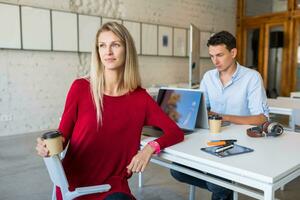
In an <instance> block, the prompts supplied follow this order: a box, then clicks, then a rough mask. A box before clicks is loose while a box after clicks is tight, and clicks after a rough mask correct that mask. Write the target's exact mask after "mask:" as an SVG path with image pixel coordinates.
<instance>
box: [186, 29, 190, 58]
mask: <svg viewBox="0 0 300 200" xmlns="http://www.w3.org/2000/svg"><path fill="white" fill-rule="evenodd" d="M190 42H191V41H190V30H189V29H188V30H187V51H186V56H190V52H191V47H190Z"/></svg>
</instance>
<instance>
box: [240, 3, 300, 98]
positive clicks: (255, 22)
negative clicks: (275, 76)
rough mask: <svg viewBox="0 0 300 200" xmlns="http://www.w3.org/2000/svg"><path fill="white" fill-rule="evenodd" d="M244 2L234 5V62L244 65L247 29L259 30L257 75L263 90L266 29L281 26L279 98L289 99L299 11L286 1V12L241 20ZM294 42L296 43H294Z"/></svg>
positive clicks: (296, 43) (292, 89)
mask: <svg viewBox="0 0 300 200" xmlns="http://www.w3.org/2000/svg"><path fill="white" fill-rule="evenodd" d="M244 7H245V0H238V1H237V29H236V36H237V48H238V50H240V51H238V55H237V59H238V60H239V61H240V62H241V64H245V63H246V45H247V44H246V38H247V30H249V29H250V28H255V27H257V28H259V29H260V41H259V48H260V49H263V51H260V52H259V55H258V71H259V72H260V73H261V75H262V77H263V80H264V85H265V87H266V86H267V75H268V74H267V73H268V59H267V58H268V55H269V32H268V31H269V28H270V27H272V26H276V25H279V26H283V31H284V47H283V55H282V56H283V57H282V69H281V70H282V71H281V72H282V75H281V82H280V86H281V87H280V91H281V95H283V96H289V95H290V92H291V91H294V90H295V88H296V81H297V77H296V75H295V74H296V73H295V72H296V69H297V68H296V67H297V46H298V42H299V39H300V38H299V36H298V35H297V30H296V29H295V28H296V27H297V28H298V29H299V27H300V8H299V7H297V0H288V10H287V11H284V12H278V13H266V14H263V15H260V16H244V11H245V9H244ZM295 39H296V41H295Z"/></svg>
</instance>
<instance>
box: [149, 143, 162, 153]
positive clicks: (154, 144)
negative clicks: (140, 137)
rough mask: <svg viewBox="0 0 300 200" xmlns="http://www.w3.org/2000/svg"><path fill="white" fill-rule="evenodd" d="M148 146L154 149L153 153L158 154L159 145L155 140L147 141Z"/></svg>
mask: <svg viewBox="0 0 300 200" xmlns="http://www.w3.org/2000/svg"><path fill="white" fill-rule="evenodd" d="M148 144H149V146H150V147H152V148H153V149H154V152H155V154H159V153H160V151H161V150H160V145H159V144H158V142H156V141H154V140H153V141H150V142H148Z"/></svg>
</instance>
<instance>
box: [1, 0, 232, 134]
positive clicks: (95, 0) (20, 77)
mask: <svg viewBox="0 0 300 200" xmlns="http://www.w3.org/2000/svg"><path fill="white" fill-rule="evenodd" d="M0 2H7V3H12V4H18V5H28V6H34V7H41V8H48V9H55V10H64V11H72V12H76V13H81V14H90V15H99V16H106V17H113V18H122V19H128V20H134V21H140V22H149V23H155V24H165V25H171V26H178V27H188V26H189V24H190V23H193V24H195V25H196V26H197V27H199V28H200V29H201V30H207V31H215V32H216V31H219V30H223V29H224V30H228V31H230V32H232V33H235V14H236V0H222V3H220V0H47V1H40V0H9V1H8V0H0ZM89 58H90V54H88V53H66V52H45V51H44V52H41V51H21V50H0V136H1V135H12V134H21V133H26V132H33V131H40V130H46V129H53V128H56V127H57V126H58V122H59V117H60V115H61V113H62V111H63V106H64V101H65V97H66V93H67V91H68V89H69V86H70V84H71V82H72V81H73V79H75V78H76V77H79V76H82V75H84V74H85V73H86V72H87V71H88V67H89V63H90V61H89ZM139 63H140V71H141V75H142V79H143V85H144V86H146V87H147V86H150V85H152V84H167V83H179V82H187V81H188V59H187V58H172V57H155V56H140V57H139ZM200 63H201V65H202V69H203V70H202V71H201V73H203V72H204V71H205V70H206V69H207V68H208V66H210V65H211V64H210V61H209V60H208V59H204V60H201V62H200ZM158 72H159V73H158Z"/></svg>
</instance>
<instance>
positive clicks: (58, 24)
mask: <svg viewBox="0 0 300 200" xmlns="http://www.w3.org/2000/svg"><path fill="white" fill-rule="evenodd" d="M52 33H53V50H54V51H78V38H77V15H76V14H74V13H67V12H61V11H52Z"/></svg>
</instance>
